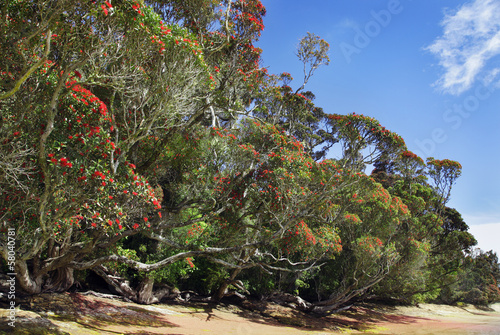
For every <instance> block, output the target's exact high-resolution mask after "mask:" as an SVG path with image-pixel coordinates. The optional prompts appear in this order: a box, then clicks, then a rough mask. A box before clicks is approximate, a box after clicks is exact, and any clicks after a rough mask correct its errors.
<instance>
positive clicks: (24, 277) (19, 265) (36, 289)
mask: <svg viewBox="0 0 500 335" xmlns="http://www.w3.org/2000/svg"><path fill="white" fill-rule="evenodd" d="M16 279H17V282H18V283H19V286H20V287H21V290H22V291H24V292H25V293H27V294H38V293H40V292H42V283H43V278H42V277H41V276H34V277H33V276H32V275H31V274H30V271H29V269H28V264H26V261H24V260H17V261H16Z"/></svg>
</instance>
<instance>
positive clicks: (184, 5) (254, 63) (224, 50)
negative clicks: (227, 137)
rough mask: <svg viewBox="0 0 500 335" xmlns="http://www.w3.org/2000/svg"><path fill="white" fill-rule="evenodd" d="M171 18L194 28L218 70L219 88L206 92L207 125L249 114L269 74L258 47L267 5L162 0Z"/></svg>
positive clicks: (160, 8)
mask: <svg viewBox="0 0 500 335" xmlns="http://www.w3.org/2000/svg"><path fill="white" fill-rule="evenodd" d="M153 7H154V8H155V10H156V11H157V12H158V13H160V14H161V15H162V17H163V19H164V20H165V22H169V23H178V24H179V25H182V26H184V27H185V28H186V29H188V30H189V31H191V32H192V33H193V34H194V35H195V36H196V38H197V40H198V41H199V43H200V46H201V48H202V50H203V53H204V56H205V61H206V62H207V64H208V65H209V67H210V70H211V71H212V73H213V79H214V83H215V85H214V86H215V87H214V88H215V89H214V90H213V91H212V92H211V94H209V95H204V96H203V101H204V106H203V107H202V110H200V115H199V118H200V119H202V120H203V121H204V123H205V125H207V126H212V127H232V126H234V125H235V122H236V120H237V119H238V118H239V117H241V115H248V114H249V113H250V111H251V108H250V105H251V101H252V99H253V97H254V96H255V94H256V92H258V91H259V89H260V86H262V81H263V80H264V79H265V77H266V76H267V70H266V69H264V68H262V67H261V64H260V63H261V60H260V55H261V52H262V50H261V49H259V48H257V47H255V42H256V41H257V40H258V39H259V37H260V35H261V32H262V30H263V29H264V24H263V17H264V15H265V13H266V9H265V7H264V6H263V5H262V3H261V2H260V1H259V0H245V1H211V0H207V1H202V2H200V1H176V0H174V1H161V2H157V3H156V4H155V5H154V6H153Z"/></svg>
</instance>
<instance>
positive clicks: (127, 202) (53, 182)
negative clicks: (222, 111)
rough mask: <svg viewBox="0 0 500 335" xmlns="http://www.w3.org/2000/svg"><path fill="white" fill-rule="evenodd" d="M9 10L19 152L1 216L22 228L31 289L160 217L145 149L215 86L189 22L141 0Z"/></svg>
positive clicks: (20, 266)
mask: <svg viewBox="0 0 500 335" xmlns="http://www.w3.org/2000/svg"><path fill="white" fill-rule="evenodd" d="M45 5H47V6H45ZM46 7H47V8H46ZM38 9H39V10H38ZM14 13H15V15H14ZM2 15H3V17H2V19H4V21H3V23H5V26H3V27H2V28H4V29H7V30H6V32H7V33H6V34H5V35H4V36H3V38H4V39H6V40H8V41H10V44H9V43H7V42H5V44H8V45H9V47H8V48H5V49H2V53H3V56H5V58H7V59H9V62H7V63H6V66H7V68H6V69H5V70H8V71H3V70H2V73H4V72H6V73H4V74H3V75H2V80H4V81H6V82H8V85H6V86H3V87H5V88H6V90H5V91H3V92H1V93H2V95H1V98H2V100H1V102H0V111H1V113H2V125H1V126H2V129H1V132H2V136H3V137H6V139H7V140H6V141H4V142H3V143H2V148H1V152H2V153H6V152H9V150H11V149H12V148H16V149H17V152H14V153H13V154H12V155H14V156H13V157H14V159H13V163H12V164H10V165H9V166H8V167H7V168H5V169H3V166H2V169H3V170H2V173H1V175H2V180H1V181H0V182H1V183H2V192H3V195H4V196H3V197H2V200H1V201H2V204H1V213H0V215H1V216H2V218H3V220H4V225H9V226H12V227H14V228H15V229H16V233H17V236H18V239H17V241H18V243H19V247H18V252H17V258H16V272H17V274H18V277H17V279H18V281H19V284H20V287H21V288H22V289H23V290H24V291H26V292H28V293H37V292H40V291H41V290H64V289H66V288H67V287H69V286H70V285H71V284H72V282H73V278H72V271H73V268H74V266H73V265H72V263H73V262H75V261H77V260H79V259H82V257H85V256H86V255H88V254H90V253H91V252H92V251H94V249H95V248H98V247H101V248H102V247H104V246H109V245H113V244H114V243H115V242H116V241H117V240H119V239H120V238H122V237H123V236H126V235H128V234H132V233H133V232H134V231H135V230H136V229H137V228H138V227H139V226H141V225H147V224H149V223H148V217H149V216H151V215H157V214H156V213H157V211H158V209H159V208H160V203H159V200H158V198H157V196H156V194H155V190H154V189H153V188H152V187H151V186H150V185H149V182H148V181H147V179H146V177H145V175H144V172H146V171H147V168H148V166H149V163H148V156H144V155H147V154H151V153H152V152H151V151H148V152H140V153H138V152H137V148H138V146H139V145H140V143H142V142H144V141H145V140H146V139H150V138H151V137H153V138H154V139H155V140H157V141H156V142H154V143H155V144H156V145H161V143H162V142H164V141H165V137H167V136H171V135H169V134H170V133H169V129H172V128H174V129H178V128H179V127H181V126H182V125H186V126H188V125H189V124H192V123H194V120H193V119H192V118H191V116H192V115H194V114H195V112H196V110H195V107H193V106H195V105H196V103H197V100H196V98H193V97H192V96H189V95H191V94H192V93H191V92H193V91H194V92H196V93H197V94H199V91H202V90H205V91H207V92H208V91H210V83H211V80H210V73H209V72H208V70H207V66H206V64H205V63H204V61H203V57H202V55H201V50H200V49H199V47H198V46H197V42H196V41H195V40H194V39H192V36H191V35H189V33H188V32H187V31H186V30H184V29H181V28H179V27H177V26H171V27H167V26H164V25H163V24H162V22H161V20H160V19H159V17H158V16H157V15H156V14H155V13H154V12H153V11H152V10H150V9H148V8H143V7H142V6H141V5H140V4H139V3H137V2H134V1H121V2H119V3H117V4H111V3H110V2H106V3H103V4H96V3H92V2H87V1H85V2H78V1H77V2H71V3H69V2H64V1H61V2H56V3H54V2H51V3H50V4H48V3H45V2H43V1H39V2H36V3H34V4H32V3H31V2H24V1H19V2H11V3H9V4H7V5H5V6H4V5H3V7H2ZM14 17H15V18H16V19H13V18H14ZM20 22H23V27H24V26H25V29H24V30H21V32H19V31H18V30H16V29H20V27H21V26H20ZM6 27H7V28H6ZM14 28H16V29H14ZM25 32H29V34H28V35H26V34H25ZM13 55H16V56H13ZM19 55H20V56H19ZM16 57H17V58H16ZM19 59H21V60H23V61H24V63H23V62H21V61H20V60H19ZM39 62H41V65H40V64H39ZM11 82H12V83H11ZM19 110H22V111H26V112H25V113H24V114H21V115H19V114H18V111H19ZM14 129H16V130H15V131H14ZM160 129H161V130H162V131H161V134H162V136H163V137H155V135H156V134H157V133H160ZM155 132H156V133H155ZM133 161H134V162H135V161H138V162H140V163H141V164H142V165H143V166H141V167H138V166H137V165H135V164H134V163H133ZM13 181H14V182H13ZM5 248H6V244H5V243H4V241H2V255H3V256H4V258H5V257H7V256H6V255H7V253H6V249H5Z"/></svg>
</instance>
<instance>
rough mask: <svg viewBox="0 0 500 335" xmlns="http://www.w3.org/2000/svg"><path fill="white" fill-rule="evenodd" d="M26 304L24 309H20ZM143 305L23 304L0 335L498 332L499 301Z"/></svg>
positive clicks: (64, 300)
mask: <svg viewBox="0 0 500 335" xmlns="http://www.w3.org/2000/svg"><path fill="white" fill-rule="evenodd" d="M19 307H20V308H19ZM244 307H245V308H242V307H239V306H234V305H224V304H222V305H210V304H201V303H197V304H191V305H179V304H168V305H165V304H159V305H150V306H144V305H137V304H134V303H129V302H123V301H119V300H111V299H105V298H98V297H94V296H89V295H82V294H79V293H71V294H69V293H68V294H60V295H42V296H40V297H37V298H31V300H29V301H24V302H20V303H19V306H18V309H17V310H16V328H15V329H13V328H10V327H9V326H7V325H6V324H7V323H6V322H5V321H7V319H6V317H7V315H8V310H7V309H0V320H1V322H0V334H72V335H73V334H74V335H80V334H82V335H84V334H85V335H87V334H104V335H108V334H109V335H111V334H114V335H116V334H147V335H153V334H171V335H181V334H182V335H200V334H217V335H225V334H237V335H266V334H269V335H291V334H317V335H319V334H415V335H417V334H439V335H446V334H453V335H458V334H487V335H488V334H500V304H497V305H494V306H492V308H490V309H488V310H486V309H478V308H475V307H473V306H463V307H452V306H447V305H433V304H422V305H420V306H418V307H415V306H413V307H386V306H385V307H384V306H380V305H372V304H362V305H359V306H354V307H352V308H351V309H349V310H347V311H344V312H342V313H339V314H334V315H331V316H329V317H322V318H317V317H312V316H309V315H307V314H304V313H300V312H298V311H296V310H294V309H292V308H288V307H282V306H279V305H275V304H266V303H258V302H255V303H248V304H245V305H244Z"/></svg>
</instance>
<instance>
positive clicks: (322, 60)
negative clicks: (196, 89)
mask: <svg viewBox="0 0 500 335" xmlns="http://www.w3.org/2000/svg"><path fill="white" fill-rule="evenodd" d="M328 50H329V45H328V43H327V42H326V41H324V40H323V39H321V38H320V37H318V36H316V35H314V34H311V33H307V35H306V36H304V37H303V38H302V39H301V40H300V43H299V45H298V48H297V57H298V58H299V60H300V61H301V62H302V64H303V71H304V77H303V81H302V84H301V86H300V87H299V88H297V89H295V90H293V89H292V87H291V86H290V85H291V82H292V81H293V78H292V76H291V75H290V74H289V73H286V72H285V73H282V74H281V75H271V76H268V77H267V78H266V81H265V85H263V86H262V89H261V90H260V91H259V93H258V94H257V95H256V97H255V100H254V105H255V108H254V110H253V113H252V115H253V116H254V117H257V118H258V119H261V120H264V121H265V122H268V123H271V124H274V125H276V126H279V127H281V128H282V129H284V130H285V131H286V132H287V133H288V134H290V135H292V136H295V137H296V138H297V139H298V140H300V141H301V142H302V143H303V144H304V146H305V150H306V151H307V152H308V153H309V154H310V155H312V156H313V158H314V159H315V160H317V161H319V160H320V159H322V158H324V157H325V155H326V151H327V150H328V149H329V148H330V147H331V145H332V144H333V142H332V141H331V140H332V136H331V135H330V134H329V133H328V132H327V131H325V130H324V128H325V126H326V124H325V120H326V114H325V113H324V112H323V110H322V109H321V108H319V107H316V106H315V105H314V103H313V100H314V99H315V96H314V94H313V93H312V92H310V91H304V88H305V86H306V84H307V83H308V81H309V80H310V79H311V77H312V76H313V74H314V72H315V71H316V70H317V69H318V68H319V67H320V66H322V65H328V64H329V62H330V59H329V57H328ZM321 145H322V146H323V147H320V146H321Z"/></svg>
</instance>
